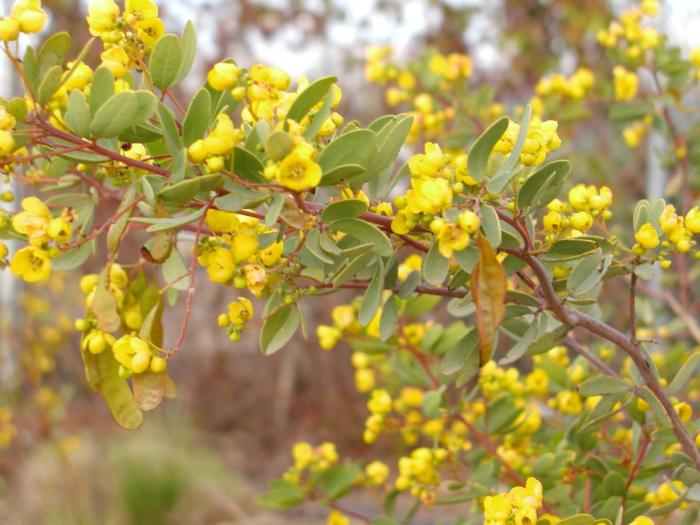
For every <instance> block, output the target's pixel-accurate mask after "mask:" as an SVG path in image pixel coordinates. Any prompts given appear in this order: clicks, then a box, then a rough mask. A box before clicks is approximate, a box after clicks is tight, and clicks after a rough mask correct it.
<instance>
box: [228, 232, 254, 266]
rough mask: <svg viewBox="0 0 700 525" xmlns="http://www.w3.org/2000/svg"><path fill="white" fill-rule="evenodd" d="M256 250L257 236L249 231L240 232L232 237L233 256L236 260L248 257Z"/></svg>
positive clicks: (245, 259) (244, 259)
mask: <svg viewBox="0 0 700 525" xmlns="http://www.w3.org/2000/svg"><path fill="white" fill-rule="evenodd" d="M257 250H258V236H257V235H255V234H250V233H242V234H239V235H236V236H235V237H234V238H233V258H234V259H235V260H236V262H244V261H247V260H248V259H250V258H251V257H252V256H253V255H255V252H257Z"/></svg>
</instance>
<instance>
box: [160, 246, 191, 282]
mask: <svg viewBox="0 0 700 525" xmlns="http://www.w3.org/2000/svg"><path fill="white" fill-rule="evenodd" d="M161 269H162V271H163V279H164V280H165V282H166V284H167V285H168V286H170V287H172V288H174V289H175V290H179V291H181V292H184V291H185V290H187V289H188V288H189V286H190V282H189V279H188V278H187V277H183V276H184V275H187V273H188V272H187V267H186V266H185V261H184V260H183V259H182V255H180V252H179V251H178V250H177V249H173V250H172V251H171V252H170V256H169V257H168V258H167V259H166V260H165V262H164V263H163V266H161Z"/></svg>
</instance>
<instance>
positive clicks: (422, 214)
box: [391, 142, 479, 257]
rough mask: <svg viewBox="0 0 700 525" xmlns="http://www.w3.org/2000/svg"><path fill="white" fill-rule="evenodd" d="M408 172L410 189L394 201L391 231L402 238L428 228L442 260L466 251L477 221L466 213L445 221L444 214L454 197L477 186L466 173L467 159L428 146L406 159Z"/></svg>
mask: <svg viewBox="0 0 700 525" xmlns="http://www.w3.org/2000/svg"><path fill="white" fill-rule="evenodd" d="M408 170H409V173H410V174H411V189H409V190H408V191H407V192H406V194H405V195H399V196H397V197H396V198H395V199H394V205H395V206H396V208H397V210H398V212H397V214H396V216H395V217H394V220H393V221H392V223H391V229H392V231H393V232H394V233H397V234H400V235H402V234H406V233H408V232H410V231H411V230H412V229H413V228H415V227H416V226H418V225H428V226H430V228H431V230H432V231H433V232H434V233H435V235H436V236H437V237H438V239H439V240H440V251H441V252H442V253H443V255H445V257H449V256H451V255H452V252H453V251H459V250H463V249H464V248H466V247H467V246H468V245H469V236H470V235H473V234H474V233H476V231H477V230H478V228H479V217H478V216H477V215H476V214H475V213H474V212H472V211H470V210H465V211H464V212H462V213H460V214H459V215H458V216H456V217H453V218H452V219H448V218H447V217H446V216H445V215H444V212H446V211H447V210H449V209H450V208H451V207H452V199H453V196H454V195H455V194H460V193H462V192H464V191H465V186H468V185H474V184H476V182H475V181H474V179H472V178H471V177H469V173H468V171H467V156H466V155H465V154H456V155H449V154H446V153H443V151H442V150H441V149H440V146H438V145H437V144H434V143H431V142H428V143H427V144H426V145H425V153H420V154H417V155H414V156H413V157H411V159H409V161H408ZM436 216H437V218H436Z"/></svg>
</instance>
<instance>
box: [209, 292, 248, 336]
mask: <svg viewBox="0 0 700 525" xmlns="http://www.w3.org/2000/svg"><path fill="white" fill-rule="evenodd" d="M253 313H254V309H253V303H251V302H250V299H248V298H247V297H239V298H238V299H236V300H235V301H231V302H230V303H229V304H228V311H227V312H226V313H224V314H221V315H219V318H218V323H219V326H220V327H221V328H227V327H228V329H229V331H228V334H229V339H230V340H231V341H233V342H236V341H238V340H239V339H240V338H241V332H242V331H243V328H244V327H245V324H246V323H247V322H248V321H249V320H250V319H251V318H252V317H253Z"/></svg>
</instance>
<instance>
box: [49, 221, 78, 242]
mask: <svg viewBox="0 0 700 525" xmlns="http://www.w3.org/2000/svg"><path fill="white" fill-rule="evenodd" d="M72 231H73V230H72V228H71V225H70V224H69V223H68V221H66V220H65V219H63V218H61V217H58V218H56V219H51V222H49V227H48V229H47V234H48V236H49V237H50V238H51V239H53V240H54V241H56V242H58V243H65V242H68V241H69V240H70V236H71V233H72Z"/></svg>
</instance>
